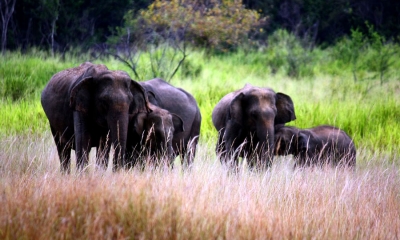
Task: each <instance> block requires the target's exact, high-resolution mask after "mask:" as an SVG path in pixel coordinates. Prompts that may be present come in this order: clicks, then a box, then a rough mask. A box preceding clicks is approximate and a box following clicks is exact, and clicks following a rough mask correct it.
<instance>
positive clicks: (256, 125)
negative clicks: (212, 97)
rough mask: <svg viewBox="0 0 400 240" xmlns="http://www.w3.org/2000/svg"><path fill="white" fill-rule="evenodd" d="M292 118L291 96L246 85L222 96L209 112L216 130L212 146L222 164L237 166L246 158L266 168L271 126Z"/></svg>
mask: <svg viewBox="0 0 400 240" xmlns="http://www.w3.org/2000/svg"><path fill="white" fill-rule="evenodd" d="M294 119H296V115H295V111H294V105H293V102H292V99H291V98H290V97H289V96H288V95H285V94H283V93H275V92H274V91H273V90H272V89H270V88H261V87H255V86H252V85H250V84H246V85H245V86H244V87H243V88H242V89H239V90H237V91H235V92H232V93H229V94H227V95H225V96H224V97H223V98H222V99H221V100H220V101H219V102H218V103H217V105H216V106H215V108H214V110H213V112H212V122H213V124H214V126H215V128H216V129H217V130H218V132H219V138H218V143H217V147H216V152H217V155H218V156H219V157H220V160H221V162H222V163H228V164H229V165H235V166H236V167H237V165H238V157H247V158H248V164H249V166H250V167H251V168H254V167H257V168H260V167H261V168H264V169H265V168H267V167H269V166H270V164H271V162H272V159H273V156H274V151H273V150H274V142H275V139H274V136H275V135H274V129H275V125H277V124H282V123H287V122H290V121H292V120H294Z"/></svg>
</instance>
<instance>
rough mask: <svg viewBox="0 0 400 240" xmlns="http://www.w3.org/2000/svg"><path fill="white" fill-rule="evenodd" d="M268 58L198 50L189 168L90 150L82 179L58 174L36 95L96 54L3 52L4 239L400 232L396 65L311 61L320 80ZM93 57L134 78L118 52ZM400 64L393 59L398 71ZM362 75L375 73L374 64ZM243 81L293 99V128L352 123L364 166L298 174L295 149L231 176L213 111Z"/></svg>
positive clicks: (0, 195) (0, 234) (0, 224)
mask: <svg viewBox="0 0 400 240" xmlns="http://www.w3.org/2000/svg"><path fill="white" fill-rule="evenodd" d="M321 56H323V55H322V53H321ZM260 58H261V59H262V56H259V55H257V54H256V53H255V54H252V55H245V54H244V53H242V52H238V53H235V54H232V55H231V56H206V55H204V54H203V53H201V52H194V53H192V54H191V55H190V56H189V58H188V60H189V61H190V63H191V64H192V65H193V66H194V67H195V68H197V69H201V73H200V74H198V75H186V76H184V75H181V74H178V76H177V77H176V78H174V79H173V80H172V82H171V83H172V84H174V85H175V86H179V87H182V88H184V89H186V90H188V91H189V92H191V93H192V94H193V95H194V96H195V98H196V100H197V101H198V103H199V106H200V108H201V112H202V117H203V121H202V128H201V136H200V139H201V140H200V146H199V148H198V152H197V156H196V159H195V164H194V168H193V169H192V170H191V171H190V172H182V171H181V169H180V166H179V162H177V167H176V168H175V169H174V170H166V169H156V170H145V171H144V172H139V171H138V170H136V169H133V170H131V171H128V172H124V171H122V172H118V173H112V172H111V168H110V167H109V168H108V169H107V170H106V171H104V170H99V169H97V168H96V166H95V164H94V159H93V158H94V153H93V152H92V153H91V160H90V164H89V166H88V169H87V172H86V173H85V174H81V175H78V174H75V171H73V174H71V175H69V176H65V175H62V174H60V173H59V160H58V156H57V151H56V148H55V145H54V143H53V140H52V138H51V134H50V131H49V127H48V124H47V120H46V117H45V115H44V113H43V111H42V108H41V105H40V101H39V99H40V92H41V89H42V88H43V86H44V85H45V84H46V82H47V81H48V80H49V79H50V77H51V76H52V75H53V74H54V73H56V72H58V71H60V70H62V69H65V68H68V67H73V66H76V65H78V64H80V63H81V62H83V61H86V60H88V59H90V58H89V57H85V56H80V57H77V56H67V59H66V60H65V61H61V60H60V58H48V57H47V56H46V55H45V54H43V53H41V52H36V53H32V54H31V55H28V56H24V55H21V54H17V53H13V54H9V55H7V56H5V57H4V56H3V57H2V58H1V60H0V81H1V83H0V84H1V86H2V87H1V92H0V94H1V96H2V98H1V101H0V206H1V208H0V238H1V239H125V238H130V239H149V238H150V239H216V238H219V239H270V238H274V239H311V238H313V239H398V238H400V231H399V229H400V187H399V186H400V175H399V166H400V165H399V164H400V156H399V153H400V128H399V123H400V120H399V119H400V81H399V77H400V75H399V74H398V72H396V71H395V70H393V71H394V72H392V73H391V74H390V75H389V76H390V78H389V79H388V80H387V81H385V82H384V83H381V82H380V80H379V79H378V78H372V79H369V80H360V79H358V80H357V81H355V80H354V78H353V73H352V72H351V67H349V66H347V67H346V66H345V65H341V64H340V63H337V62H335V61H333V60H332V61H330V62H328V60H327V62H326V63H324V62H323V61H319V62H321V63H320V64H319V65H318V64H316V63H313V64H315V65H314V68H315V70H314V73H313V74H312V75H310V76H303V77H300V78H293V77H288V76H287V75H286V74H285V73H284V70H279V71H278V72H276V73H275V74H272V73H271V71H270V69H269V68H268V67H266V66H265V65H262V64H261V63H260V61H261V60H260ZM321 58H322V57H321ZM322 59H325V58H322ZM95 62H96V63H104V64H106V65H107V66H108V67H109V68H110V69H125V70H126V71H127V72H128V73H130V72H129V70H128V69H127V68H126V67H125V66H123V65H122V64H120V63H119V62H117V61H115V60H112V59H107V60H96V61H95ZM329 64H331V66H332V67H331V68H328V67H327V65H329ZM398 65H399V63H398V61H396V62H394V64H393V69H396V67H397V66H398ZM338 66H340V67H338ZM340 68H341V70H342V71H339V70H338V69H340ZM327 69H329V71H328V70H327ZM397 69H400V68H397ZM360 71H361V70H360ZM361 75H362V76H369V75H370V76H374V74H372V73H371V72H368V71H361V72H360V76H361ZM245 83H250V84H253V85H256V86H268V87H271V88H273V89H274V90H275V91H277V92H283V93H286V94H288V95H290V96H291V97H292V99H293V101H294V104H295V110H296V115H297V119H296V120H295V121H293V122H291V123H290V125H295V126H298V127H302V128H307V127H312V126H315V125H320V124H331V125H335V126H338V127H340V128H342V129H344V130H345V131H346V132H347V133H348V134H349V135H350V136H351V137H352V138H353V139H354V141H355V144H356V146H357V150H358V151H357V168H356V170H355V171H347V170H340V169H297V170H293V159H292V158H291V157H290V156H288V157H284V158H283V157H277V158H276V159H275V162H274V164H273V166H272V168H271V169H269V170H268V171H266V172H262V173H259V172H251V171H248V170H247V169H246V168H243V169H242V170H241V172H240V173H239V174H237V175H234V174H229V173H228V171H227V169H225V168H224V167H222V166H221V164H220V163H219V161H218V160H217V159H216V157H215V154H214V147H215V143H216V136H217V133H216V131H215V130H214V128H213V126H212V123H211V112H212V109H213V107H214V106H215V104H216V103H217V102H218V101H219V99H220V98H221V97H222V96H224V95H225V94H226V93H228V92H231V91H234V90H236V89H238V88H241V87H242V86H243V85H244V84H245ZM73 164H74V161H73ZM73 169H75V168H73Z"/></svg>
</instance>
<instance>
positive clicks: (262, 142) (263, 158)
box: [257, 125, 275, 168]
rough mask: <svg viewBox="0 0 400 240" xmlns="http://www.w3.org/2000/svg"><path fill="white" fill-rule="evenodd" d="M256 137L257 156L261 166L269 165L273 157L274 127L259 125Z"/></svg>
mask: <svg viewBox="0 0 400 240" xmlns="http://www.w3.org/2000/svg"><path fill="white" fill-rule="evenodd" d="M257 138H258V140H259V143H258V144H259V146H258V151H257V152H258V158H259V159H257V162H260V165H261V167H262V168H267V167H270V166H271V164H272V160H273V157H274V144H275V137H274V127H273V125H272V127H265V126H260V127H258V128H257Z"/></svg>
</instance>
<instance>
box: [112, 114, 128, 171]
mask: <svg viewBox="0 0 400 240" xmlns="http://www.w3.org/2000/svg"><path fill="white" fill-rule="evenodd" d="M107 122H108V126H109V128H110V134H111V141H112V144H113V146H114V158H113V170H114V171H115V170H117V169H119V168H120V167H123V166H124V164H125V151H126V142H127V137H128V123H129V115H128V113H119V114H114V115H111V117H109V118H108V119H107Z"/></svg>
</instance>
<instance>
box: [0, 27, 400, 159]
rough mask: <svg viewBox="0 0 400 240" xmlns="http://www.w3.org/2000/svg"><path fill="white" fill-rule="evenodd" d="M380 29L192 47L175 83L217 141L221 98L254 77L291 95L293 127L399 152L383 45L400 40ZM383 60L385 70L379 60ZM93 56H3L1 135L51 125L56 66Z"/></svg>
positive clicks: (394, 64)
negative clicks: (311, 40)
mask: <svg viewBox="0 0 400 240" xmlns="http://www.w3.org/2000/svg"><path fill="white" fill-rule="evenodd" d="M374 34H375V33H374V32H373V31H372V30H371V34H370V35H367V36H364V35H362V34H361V33H359V32H357V31H354V33H353V35H352V37H351V38H345V39H343V40H342V42H340V43H339V44H337V45H335V46H333V47H330V48H328V49H321V48H314V49H313V50H312V51H310V50H307V49H306V48H304V47H302V45H301V42H299V41H298V40H296V38H294V36H293V35H291V34H289V33H287V32H286V31H278V32H276V33H275V34H273V35H272V36H271V37H270V39H271V40H270V47H269V48H267V49H265V50H261V51H260V50H259V51H254V50H251V49H247V50H246V49H241V50H239V51H236V52H233V53H228V54H222V55H210V54H208V53H206V52H202V51H199V50H190V52H189V53H188V56H187V58H186V61H185V65H183V67H182V68H181V69H180V70H179V71H178V72H177V73H176V77H175V78H174V79H172V82H171V83H172V84H173V85H175V86H179V87H182V88H184V89H186V90H188V91H189V92H191V93H192V94H193V95H194V97H195V98H196V100H197V101H198V103H199V105H200V108H201V112H202V116H203V122H202V128H201V139H203V140H204V141H209V140H214V139H216V136H217V132H216V131H215V129H214V127H213V125H212V122H211V113H212V110H213V108H214V106H215V104H216V103H217V102H218V101H219V99H221V98H222V96H224V95H225V94H227V93H229V92H231V91H234V90H237V89H239V88H241V87H243V86H244V84H245V83H251V84H253V85H256V86H268V87H271V88H273V89H274V90H275V91H278V92H283V93H286V94H288V95H290V96H291V97H292V99H293V101H294V103H295V109H296V115H297V120H295V121H294V122H292V123H289V124H290V125H296V126H298V127H301V128H307V127H312V126H316V125H320V124H331V125H335V126H338V127H340V128H343V129H344V130H345V131H346V132H348V133H349V134H350V136H351V137H352V138H353V139H354V140H355V143H356V146H357V147H359V148H366V149H368V150H369V151H372V152H373V151H385V152H388V153H389V154H390V155H393V154H397V153H399V150H400V149H399V146H400V130H399V129H398V127H397V124H398V119H400V107H399V105H400V98H399V91H400V90H399V87H400V85H399V84H400V83H399V75H398V71H397V69H400V61H399V59H398V58H397V56H398V55H397V54H386V55H382V54H381V51H384V52H391V53H398V52H400V51H399V46H398V45H394V44H383V43H382V40H381V39H380V38H377V37H376V35H374ZM356 46H357V47H356ZM376 46H378V47H376ZM355 52H356V53H355ZM379 54H381V55H379ZM143 56H144V57H143V58H142V59H141V66H142V67H141V68H137V70H138V72H139V73H140V74H141V75H142V76H144V77H147V78H145V79H150V78H151V77H152V76H151V73H150V72H149V70H148V69H145V68H144V67H143V66H145V65H146V63H147V64H148V63H149V61H151V58H150V57H149V56H148V55H147V57H146V55H143ZM291 59H292V60H291ZM380 59H383V62H385V64H384V65H385V66H386V67H385V68H380V67H377V65H376V64H375V65H374V64H372V63H375V62H377V61H380ZM87 60H91V59H90V58H89V55H86V54H83V55H79V54H77V53H69V54H66V55H64V56H63V57H62V58H61V56H55V57H50V56H49V54H46V53H45V52H42V51H37V50H32V52H31V53H30V54H27V55H23V54H20V53H18V52H15V53H9V54H6V55H5V56H2V57H1V61H0V75H1V76H0V77H1V79H2V82H1V83H0V84H1V86H2V87H1V91H0V97H1V101H0V123H1V124H0V133H1V134H0V135H2V136H5V135H10V134H24V133H42V132H44V131H48V126H47V120H46V117H45V115H44V113H43V111H42V109H41V106H40V92H41V90H42V89H43V87H44V86H45V84H46V83H47V81H48V80H49V79H50V78H51V76H52V75H53V74H55V73H56V72H58V71H61V70H62V69H65V68H69V67H73V66H77V65H79V64H80V63H82V62H84V61H87ZM374 60H375V61H374ZM94 62H96V63H103V64H106V65H107V66H108V67H109V68H110V69H122V70H125V71H127V72H128V73H130V74H132V72H131V69H130V68H129V67H127V66H126V65H123V64H122V63H121V62H119V61H118V60H115V59H112V58H103V59H97V60H94ZM381 62H382V61H381ZM355 76H356V77H355Z"/></svg>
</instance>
